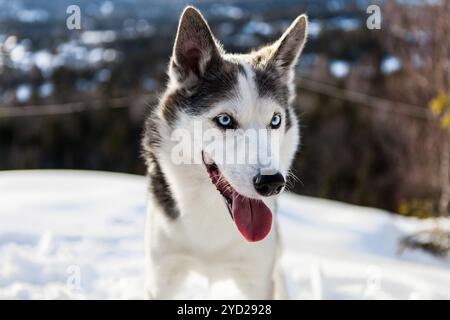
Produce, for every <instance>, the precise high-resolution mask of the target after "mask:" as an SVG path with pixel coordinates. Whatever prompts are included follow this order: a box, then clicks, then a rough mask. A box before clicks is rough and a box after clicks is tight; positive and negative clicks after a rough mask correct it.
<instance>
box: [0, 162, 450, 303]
mask: <svg viewBox="0 0 450 320" xmlns="http://www.w3.org/2000/svg"><path fill="white" fill-rule="evenodd" d="M145 197H146V180H145V178H143V177H140V176H132V175H124V174H113V173H101V172H86V171H10V172H7V171H6V172H0V298H7V299H8V298H12V299H37V298H38V299H39V298H45V299H54V298H63V299H64V298H88V299H89V298H118V299H122V298H123V299H129V298H138V299H140V298H143V297H144V287H143V283H144V282H143V279H144V260H143V234H144V218H145V216H144V212H145ZM279 215H280V221H281V230H282V234H283V241H284V246H285V254H284V256H283V266H284V269H285V273H286V276H287V280H288V285H289V291H290V294H291V297H292V298H293V299H349V298H354V299H416V298H425V299H450V261H449V260H439V259H437V258H434V257H432V256H430V255H428V254H426V253H423V252H418V251H413V252H411V251H406V252H405V253H403V254H402V255H400V256H399V255H398V254H397V251H398V240H399V238H400V237H401V236H402V235H404V234H407V233H408V232H412V231H417V230H420V229H421V228H424V227H426V225H425V224H426V222H422V221H417V220H413V219H405V218H400V217H394V216H392V215H390V214H388V213H386V212H383V211H380V210H376V209H370V208H363V207H357V206H351V205H347V204H342V203H338V202H332V201H327V200H321V199H314V198H308V197H300V196H295V195H290V194H285V195H283V196H282V199H281V201H280V212H279ZM189 281H190V282H188V288H189V286H190V287H191V291H192V292H200V291H201V290H197V289H198V288H201V287H205V286H207V283H205V280H204V279H203V278H202V277H201V276H199V275H196V276H192V277H191V279H190V280H189ZM192 297H194V298H198V297H201V296H198V295H196V294H194V293H193V296H192Z"/></svg>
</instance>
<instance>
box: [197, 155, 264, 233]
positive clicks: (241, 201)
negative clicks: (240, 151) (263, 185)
mask: <svg viewBox="0 0 450 320" xmlns="http://www.w3.org/2000/svg"><path fill="white" fill-rule="evenodd" d="M202 157H203V163H204V164H205V167H206V170H207V171H208V174H209V178H210V179H211V182H212V183H213V184H214V185H215V187H216V189H217V191H219V192H220V194H221V195H222V196H223V198H224V200H225V205H226V206H227V208H228V211H229V213H230V215H231V218H232V219H233V221H234V223H235V224H236V226H237V228H238V230H239V232H240V233H241V234H242V235H243V236H244V238H245V239H246V240H247V241H250V242H255V241H260V240H262V239H264V238H265V237H266V236H267V234H268V233H269V232H270V229H271V227H272V212H271V211H270V209H269V208H268V207H267V206H266V205H265V204H264V202H262V201H261V200H258V199H253V198H248V197H246V196H244V195H242V194H239V193H238V192H237V191H236V190H235V189H234V188H233V187H232V186H231V184H230V183H229V182H228V181H227V180H226V179H225V177H224V176H223V175H222V173H221V172H220V170H219V167H218V166H217V165H216V164H215V163H214V162H212V161H211V160H208V161H206V159H205V158H206V157H207V156H206V155H205V153H203V154H202Z"/></svg>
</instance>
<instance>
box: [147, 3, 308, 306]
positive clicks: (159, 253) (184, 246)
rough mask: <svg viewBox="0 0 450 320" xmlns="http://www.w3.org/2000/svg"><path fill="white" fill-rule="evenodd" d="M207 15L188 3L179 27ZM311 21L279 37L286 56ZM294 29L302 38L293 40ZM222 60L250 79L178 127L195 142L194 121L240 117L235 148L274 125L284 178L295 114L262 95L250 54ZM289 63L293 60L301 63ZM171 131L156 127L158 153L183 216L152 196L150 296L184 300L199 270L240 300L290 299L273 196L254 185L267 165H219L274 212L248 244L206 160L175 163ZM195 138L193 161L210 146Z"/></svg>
mask: <svg viewBox="0 0 450 320" xmlns="http://www.w3.org/2000/svg"><path fill="white" fill-rule="evenodd" d="M202 19H203V18H202V17H201V15H200V13H198V12H197V11H196V10H195V9H193V8H190V7H188V8H187V9H186V10H185V11H184V13H183V15H182V18H181V22H180V24H181V23H186V24H187V25H189V24H190V23H191V24H194V28H191V29H189V30H197V29H198V28H201V25H206V22H204V23H202V22H201V21H202ZM306 23H307V21H306V17H305V16H301V17H299V18H298V19H297V20H295V21H294V23H293V25H292V26H291V27H290V28H289V29H288V31H287V32H286V33H285V34H284V35H283V37H282V39H281V40H280V41H279V42H277V43H276V45H277V46H278V45H279V44H280V43H281V41H284V42H285V43H287V45H285V46H284V47H283V48H284V49H283V52H282V55H284V54H286V52H285V51H286V50H294V51H293V52H294V53H295V54H293V55H292V54H291V55H289V54H287V55H286V56H287V57H294V59H296V58H297V57H298V55H299V54H300V51H301V48H302V47H303V44H304V40H305V38H306V31H305V30H306ZM302 32H303V33H304V34H302ZM291 33H292V34H294V35H296V36H295V37H294V36H292V37H291ZM298 35H302V37H303V39H300V38H299V37H298ZM189 36H191V35H189ZM191 39H192V38H191ZM199 43H200V44H202V43H203V42H201V41H200V42H199ZM219 51H221V50H219ZM288 53H289V52H288ZM275 54H276V53H275ZM222 58H223V59H225V60H228V61H229V62H233V63H239V64H241V66H243V68H244V70H245V73H246V74H247V76H244V75H241V74H239V76H238V83H237V85H236V89H235V90H234V92H233V94H232V97H231V98H229V99H227V100H224V101H220V102H218V103H217V104H215V105H213V106H210V108H208V111H207V112H205V113H203V114H202V115H201V116H196V117H194V116H189V115H187V114H184V113H182V112H180V113H179V114H178V117H177V122H176V124H175V126H174V128H175V129H183V130H186V136H188V137H193V138H192V139H194V137H195V134H194V131H195V130H194V120H196V121H200V122H201V126H202V129H203V131H205V130H208V129H212V128H215V125H214V123H213V121H212V120H211V119H213V118H214V117H216V116H218V115H219V114H221V113H227V114H229V115H232V116H233V117H234V118H235V119H236V120H237V121H238V123H239V128H240V129H239V130H234V131H233V130H232V131H231V132H226V133H222V134H224V135H230V136H233V137H236V138H238V139H237V142H236V144H237V145H233V146H231V147H233V148H236V147H237V149H238V150H240V149H241V148H242V145H240V143H242V139H241V138H242V131H240V130H248V129H253V130H263V131H264V132H266V137H269V136H270V135H271V130H272V131H273V130H276V131H277V132H278V133H279V138H280V142H281V143H280V148H279V150H278V155H279V160H280V161H278V162H276V163H270V165H271V166H273V167H274V168H273V169H275V170H277V171H279V172H281V173H282V174H283V176H284V177H285V178H286V177H287V174H288V169H289V167H290V165H291V163H292V160H293V157H294V155H295V151H296V149H297V146H298V143H299V128H298V124H297V119H296V117H295V115H294V114H291V115H290V118H291V121H292V126H291V127H290V129H289V130H288V131H286V127H285V125H286V114H285V112H291V111H289V110H288V111H285V109H284V108H282V107H281V106H280V105H278V103H277V102H276V101H274V100H273V99H271V98H267V97H261V96H260V95H259V93H258V90H257V86H256V83H255V82H254V73H253V71H252V68H251V67H250V65H249V59H250V56H248V55H228V54H224V55H222ZM281 58H282V57H281ZM290 63H292V65H294V64H295V61H290ZM286 72H288V77H287V79H288V81H289V82H291V81H292V76H293V70H288V71H286ZM174 78H175V77H174V76H173V75H171V81H170V83H169V85H168V90H177V89H178V88H179V87H180V86H181V84H180V83H179V80H180V79H178V78H177V79H175V80H177V81H175V80H174ZM288 85H289V86H290V89H291V92H290V93H291V96H290V97H289V101H292V99H293V96H294V92H293V90H292V89H293V87H292V85H291V84H290V83H289V84H288ZM275 112H277V113H280V114H281V115H282V124H281V127H280V128H279V129H269V124H270V121H271V119H272V117H273V115H274V113H275ZM160 117H162V113H161V114H160ZM172 130H173V128H172V129H169V128H168V127H165V125H164V121H162V122H161V123H160V127H159V128H158V131H159V134H160V136H161V137H162V141H161V142H160V146H159V147H158V149H157V150H153V152H154V153H155V154H154V156H155V157H156V158H157V160H158V163H159V165H160V167H161V170H162V172H163V173H164V175H165V178H166V180H167V182H168V184H169V186H170V191H171V193H172V196H173V197H174V200H175V202H176V203H177V207H178V209H179V216H178V217H177V218H176V219H170V218H169V217H168V216H167V215H166V214H165V213H164V212H163V209H162V208H160V207H159V205H158V202H157V201H155V200H156V199H153V198H152V195H150V197H149V199H148V213H147V216H148V218H147V225H146V229H147V230H146V260H147V261H146V266H147V275H148V278H147V291H148V294H149V297H151V298H155V299H171V298H182V296H180V295H179V293H180V292H181V290H180V287H181V286H182V285H183V280H184V279H185V278H186V276H187V275H188V274H189V272H191V271H198V272H200V273H202V274H204V275H206V276H207V277H208V278H209V279H210V280H211V281H216V280H224V279H232V280H233V281H234V282H235V284H236V286H237V288H238V289H239V290H238V291H239V295H238V296H235V297H234V298H243V299H272V298H288V296H287V292H286V288H285V285H284V280H283V275H282V272H281V268H280V259H279V258H280V255H281V245H280V235H279V229H278V223H277V219H276V212H275V197H266V198H261V196H259V195H258V194H257V192H256V191H255V190H254V186H253V177H254V176H255V175H256V174H258V172H260V170H261V169H262V168H261V165H260V164H259V163H256V162H252V163H248V164H236V163H219V162H217V166H218V167H219V169H220V171H221V173H222V175H223V176H224V177H225V178H226V180H227V181H228V182H229V183H230V184H231V185H232V187H233V188H234V189H235V190H236V191H237V192H238V193H239V194H242V195H244V196H246V197H250V198H257V199H261V200H262V201H264V203H265V204H266V205H267V206H268V207H269V208H270V209H271V211H272V214H273V226H272V228H271V231H270V232H269V234H268V235H267V237H266V238H264V239H263V240H261V241H259V242H254V243H250V242H247V241H246V240H245V239H244V238H243V236H242V235H241V234H240V233H239V231H238V230H237V227H236V225H235V223H234V222H233V220H232V219H231V217H230V215H229V212H228V210H227V208H226V206H225V203H224V199H223V197H222V195H221V194H220V193H219V192H218V191H217V190H216V187H215V186H214V185H213V184H212V183H211V181H210V178H209V176H208V173H207V171H206V168H205V166H204V165H203V163H201V162H200V163H197V164H176V163H174V161H172V160H173V157H171V155H172V151H173V150H174V147H175V146H176V142H174V141H172V140H171V136H172V133H173V131H172ZM239 139H240V140H239ZM194 142H195V141H188V142H187V144H189V145H192V146H194V147H193V150H192V151H193V154H191V155H189V158H190V159H191V160H195V159H197V160H198V159H199V158H200V156H201V154H202V151H203V150H204V149H205V148H206V147H207V146H206V145H205V141H203V139H202V141H201V143H194ZM253 142H254V141H252V143H253ZM267 147H268V145H261V146H258V147H257V148H255V149H251V150H250V153H251V154H250V155H249V156H250V157H253V158H255V157H258V156H260V155H261V154H262V153H263V152H262V151H264V149H265V148H267ZM221 148H227V152H228V148H229V146H224V145H222V146H221ZM213 158H214V157H213ZM214 160H215V161H216V159H214ZM224 297H226V296H224ZM216 298H220V297H216Z"/></svg>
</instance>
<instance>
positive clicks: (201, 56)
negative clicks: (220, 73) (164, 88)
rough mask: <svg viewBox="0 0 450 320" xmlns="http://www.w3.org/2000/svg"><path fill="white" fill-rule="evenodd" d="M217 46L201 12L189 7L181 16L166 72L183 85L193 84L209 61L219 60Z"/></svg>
mask: <svg viewBox="0 0 450 320" xmlns="http://www.w3.org/2000/svg"><path fill="white" fill-rule="evenodd" d="M220 50H221V49H220V47H219V46H218V45H217V42H216V40H215V38H214V36H213V34H212V33H211V30H210V29H209V26H208V24H207V22H206V20H205V19H204V18H203V16H202V14H201V13H200V12H199V11H198V10H197V9H195V8H194V7H191V6H188V7H187V8H186V9H185V10H184V11H183V13H182V14H181V17H180V22H179V25H178V32H177V37H176V39H175V45H174V48H173V54H172V59H171V61H170V68H169V75H170V77H171V79H172V80H175V81H176V82H177V83H178V84H179V85H181V86H182V87H184V88H190V87H192V86H194V85H195V83H196V82H197V80H198V79H200V78H201V77H202V75H203V74H204V73H205V71H206V68H207V67H208V64H209V63H214V62H219V61H220V58H221V55H220Z"/></svg>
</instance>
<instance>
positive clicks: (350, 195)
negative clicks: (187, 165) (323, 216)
mask: <svg viewBox="0 0 450 320" xmlns="http://www.w3.org/2000/svg"><path fill="white" fill-rule="evenodd" d="M55 2H56V3H57V5H53V4H47V3H46V2H45V1H40V0H39V1H17V2H14V4H13V3H12V2H8V1H0V12H1V13H0V30H1V32H0V72H1V73H0V170H11V169H34V168H48V169H50V168H70V169H92V170H108V171H120V172H129V173H136V174H144V173H145V170H144V164H143V160H142V159H141V158H140V135H141V130H142V125H143V120H144V118H145V114H146V107H147V106H148V105H149V104H153V103H155V101H156V97H157V94H158V93H159V92H161V90H162V88H163V86H164V84H165V82H166V80H167V79H166V74H165V71H166V67H167V63H168V60H169V55H170V51H171V46H172V43H173V40H174V36H175V32H176V27H177V18H178V15H179V13H180V12H181V10H182V8H183V7H184V5H185V4H186V2H185V1H150V0H148V1H138V0H136V1H114V2H111V1H80V7H81V11H82V25H83V27H82V29H81V30H67V28H65V19H66V17H67V14H66V13H65V8H67V6H68V5H69V4H70V3H69V2H68V1H65V0H61V1H55ZM189 3H193V4H195V5H196V6H198V7H199V8H200V10H202V12H203V13H204V14H205V16H206V17H207V19H208V21H209V23H210V25H211V28H212V30H213V32H214V33H215V35H216V36H217V38H218V39H220V40H221V41H222V43H223V44H224V47H225V49H226V50H227V51H230V52H246V51H248V50H249V49H250V48H253V47H257V46H260V45H262V44H265V43H268V42H270V41H272V40H274V39H276V38H277V36H279V35H280V34H281V32H282V31H283V30H284V28H285V27H286V26H287V25H288V24H289V22H290V21H291V20H292V19H294V18H295V17H296V16H297V15H298V14H299V13H302V12H307V13H308V15H309V17H310V21H311V22H310V30H309V41H308V43H307V45H306V47H305V50H304V52H303V55H302V57H301V58H300V63H299V65H298V77H297V79H298V82H297V91H298V97H297V99H296V101H295V106H296V109H297V111H298V114H299V115H300V119H301V125H302V147H301V150H300V152H299V154H298V157H297V160H296V162H295V168H294V169H295V171H294V172H295V174H296V175H297V176H298V177H299V179H300V180H301V181H300V182H297V183H296V185H295V188H294V191H295V192H297V193H300V194H304V195H310V196H316V197H324V198H329V199H335V200H339V201H345V202H350V203H355V204H359V205H365V206H372V207H379V208H384V209H387V210H390V211H392V212H397V213H400V214H403V215H412V216H418V217H430V216H437V215H446V214H448V203H449V200H450V186H449V171H450V170H449V163H450V148H449V143H450V140H449V130H450V70H449V69H450V38H449V37H448V34H450V7H449V2H447V1H441V2H440V1H385V2H378V4H379V5H380V7H381V15H382V23H381V29H379V30H378V29H374V30H369V29H368V28H367V26H366V20H367V18H368V17H369V15H370V14H368V13H367V12H366V9H367V7H368V5H369V2H368V1H362V0H346V1H343V0H342V1H339V0H337V1H322V0H316V1H306V0H305V1H301V0H296V1H289V0H286V1H274V0H273V1H272V0H270V1H265V0H262V1H252V0H249V1H226V2H222V1H191V2H189Z"/></svg>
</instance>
